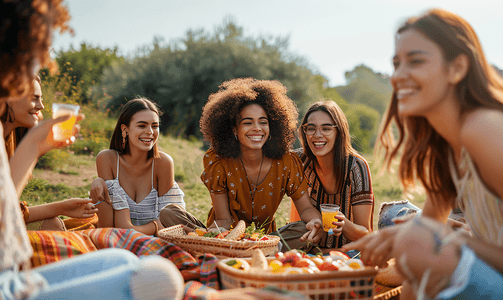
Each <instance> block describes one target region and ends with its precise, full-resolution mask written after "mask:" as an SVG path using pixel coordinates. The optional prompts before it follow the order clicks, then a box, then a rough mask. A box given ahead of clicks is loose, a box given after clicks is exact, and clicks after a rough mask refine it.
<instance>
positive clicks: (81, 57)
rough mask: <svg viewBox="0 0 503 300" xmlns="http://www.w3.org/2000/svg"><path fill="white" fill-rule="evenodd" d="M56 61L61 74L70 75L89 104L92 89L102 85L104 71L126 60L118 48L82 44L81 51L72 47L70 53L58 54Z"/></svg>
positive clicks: (62, 52)
mask: <svg viewBox="0 0 503 300" xmlns="http://www.w3.org/2000/svg"><path fill="white" fill-rule="evenodd" d="M56 61H57V62H58V65H59V68H60V73H61V74H64V73H66V74H69V75H70V76H71V77H72V78H73V79H74V80H75V82H76V83H79V84H80V88H81V90H82V93H81V96H82V98H83V101H82V102H83V103H87V102H88V101H89V100H90V88H91V87H92V86H93V85H95V84H99V83H100V79H101V75H102V74H103V69H105V68H106V67H109V66H111V65H112V64H118V65H119V64H121V63H122V62H123V61H124V58H122V57H121V56H119V55H118V49H117V47H115V48H114V49H109V48H106V49H101V48H100V47H92V46H90V45H87V44H86V43H82V44H81V45H80V50H75V49H74V48H73V47H71V48H70V50H68V51H60V52H58V54H57V57H56Z"/></svg>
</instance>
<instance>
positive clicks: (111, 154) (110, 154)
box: [96, 149, 117, 163]
mask: <svg viewBox="0 0 503 300" xmlns="http://www.w3.org/2000/svg"><path fill="white" fill-rule="evenodd" d="M116 159H117V151H115V150H112V149H105V150H101V151H100V153H98V155H97V156H96V161H100V162H102V163H103V162H112V161H116Z"/></svg>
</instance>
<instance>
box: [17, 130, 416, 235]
mask: <svg viewBox="0 0 503 300" xmlns="http://www.w3.org/2000/svg"><path fill="white" fill-rule="evenodd" d="M159 146H160V147H161V149H163V151H164V152H166V153H168V154H169V155H171V156H172V157H173V160H174V161H175V180H176V181H177V182H178V184H179V185H180V187H181V188H182V190H183V191H184V193H185V202H186V203H187V210H188V211H189V212H191V213H192V214H194V215H195V216H196V217H197V218H198V219H199V220H201V221H203V222H206V219H207V213H208V211H209V209H210V207H211V200H210V197H209V193H208V190H207V189H206V187H205V186H204V185H203V184H202V183H201V180H200V179H199V176H200V175H201V173H202V170H203V167H202V158H203V154H204V149H203V143H202V142H201V141H197V140H184V139H180V138H173V137H170V136H162V137H160V139H159ZM364 156H365V158H366V159H367V161H368V163H369V166H370V169H371V175H372V186H373V189H374V196H375V208H374V228H377V220H378V217H377V214H378V212H379V207H380V205H381V203H383V202H389V201H396V200H403V199H409V201H411V202H412V203H413V204H415V205H416V206H418V207H420V208H422V207H423V203H424V198H425V197H424V195H423V194H422V193H420V192H416V193H414V194H412V195H408V196H407V197H406V196H405V195H403V193H402V189H401V186H400V184H399V182H398V178H397V175H396V173H394V170H392V171H391V172H384V173H381V172H380V166H381V164H380V162H379V160H376V159H375V157H374V156H373V155H372V154H369V155H364ZM95 177H96V172H95V159H94V157H91V156H80V155H73V154H70V155H69V157H68V160H67V162H66V163H65V164H64V165H62V166H61V167H60V168H59V169H57V170H55V171H45V170H38V169H37V170H35V172H34V174H33V179H32V180H31V181H30V182H29V183H28V185H27V187H26V188H25V190H24V192H23V195H22V196H21V200H25V201H27V202H28V203H29V204H30V205H34V204H41V203H47V202H52V201H57V200H62V199H65V198H67V197H87V196H88V191H89V188H90V185H91V182H92V180H93V179H94V178H95ZM290 202H291V201H289V199H288V198H287V197H285V198H284V199H283V201H282V203H281V205H280V207H279V209H278V211H277V213H276V216H275V217H276V222H277V225H278V227H280V226H282V225H284V224H286V223H287V222H288V218H289V214H290Z"/></svg>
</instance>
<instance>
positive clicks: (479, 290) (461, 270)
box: [435, 247, 503, 300]
mask: <svg viewBox="0 0 503 300" xmlns="http://www.w3.org/2000/svg"><path fill="white" fill-rule="evenodd" d="M435 299H450V300H463V299H484V300H487V299H503V275H502V274H501V273H499V272H498V271H496V270H494V269H493V268H491V267H490V266H488V265H487V264H486V263H485V262H484V261H482V260H481V259H480V258H478V257H477V256H476V255H475V253H474V252H473V250H471V249H470V248H468V247H462V254H461V259H460V260H459V264H458V266H457V268H456V270H455V271H454V273H453V275H452V276H451V284H450V286H449V287H448V288H447V289H445V290H444V291H442V292H440V293H439V294H438V295H437V296H436V298H435Z"/></svg>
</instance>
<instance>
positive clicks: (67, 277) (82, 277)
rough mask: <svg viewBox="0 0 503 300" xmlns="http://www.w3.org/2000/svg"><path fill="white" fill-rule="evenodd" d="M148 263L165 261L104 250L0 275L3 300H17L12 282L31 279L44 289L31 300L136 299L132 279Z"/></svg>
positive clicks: (155, 257)
mask: <svg viewBox="0 0 503 300" xmlns="http://www.w3.org/2000/svg"><path fill="white" fill-rule="evenodd" d="M146 260H163V258H161V257H158V256H144V257H142V258H141V259H140V258H138V257H137V256H136V255H134V254H133V253H131V252H129V251H127V250H123V249H104V250H99V251H95V252H91V253H88V254H84V255H81V256H78V257H76V258H71V259H66V260H63V261H61V262H57V263H53V264H49V265H45V266H43V267H39V268H36V269H33V270H31V271H30V272H19V273H15V272H14V271H4V272H2V273H1V274H0V296H3V298H4V299H12V298H14V291H15V290H16V289H17V288H16V283H13V282H14V281H16V279H12V278H18V279H20V280H17V283H19V282H24V283H25V282H26V277H28V279H29V280H31V281H39V282H42V283H43V285H44V287H43V288H42V290H40V291H38V292H37V293H34V294H32V296H31V297H30V299H107V300H112V299H133V297H132V295H131V289H130V284H131V277H132V276H133V274H134V272H135V270H137V269H138V267H139V266H140V265H141V263H142V262H143V261H146ZM9 272H10V273H9ZM44 281H45V282H44ZM18 288H19V284H18ZM0 298H1V297H0Z"/></svg>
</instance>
